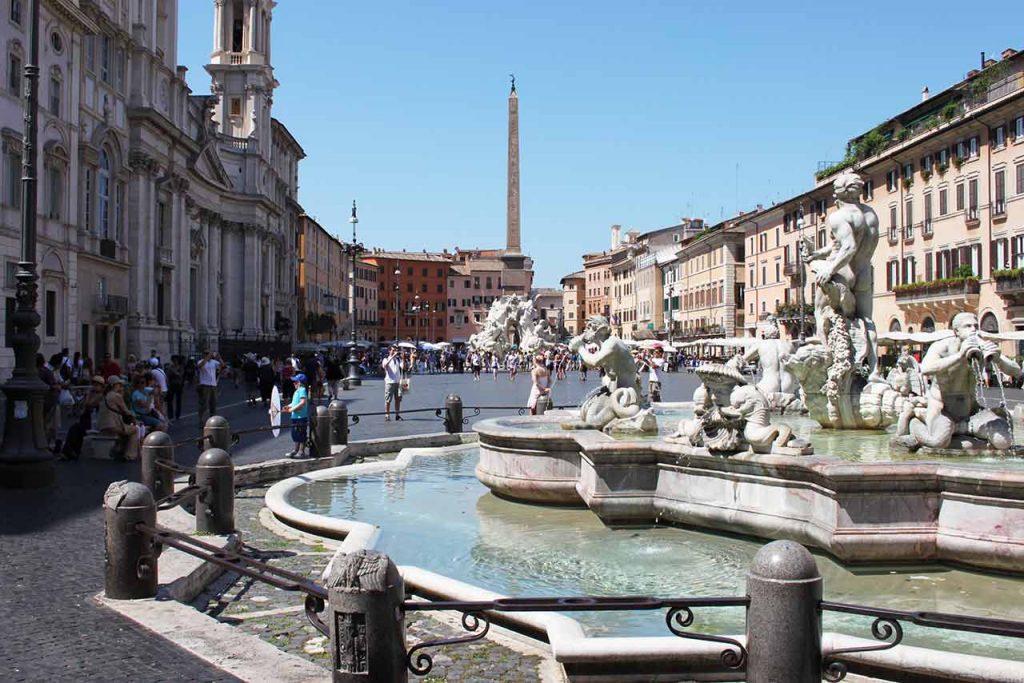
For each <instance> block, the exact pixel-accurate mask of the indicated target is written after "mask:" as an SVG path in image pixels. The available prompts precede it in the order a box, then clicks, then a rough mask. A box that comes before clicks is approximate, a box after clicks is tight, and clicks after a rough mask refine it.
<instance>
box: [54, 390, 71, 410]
mask: <svg viewBox="0 0 1024 683" xmlns="http://www.w3.org/2000/svg"><path fill="white" fill-rule="evenodd" d="M57 401H58V402H59V403H60V404H61V405H62V406H73V405H75V397H74V396H72V395H71V392H70V391H68V390H67V389H61V390H60V396H59V397H58V398H57Z"/></svg>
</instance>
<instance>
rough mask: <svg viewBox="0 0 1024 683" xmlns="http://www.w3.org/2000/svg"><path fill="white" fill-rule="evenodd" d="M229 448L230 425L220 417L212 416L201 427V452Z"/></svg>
mask: <svg viewBox="0 0 1024 683" xmlns="http://www.w3.org/2000/svg"><path fill="white" fill-rule="evenodd" d="M208 448H220V449H223V450H225V451H226V450H228V449H229V448H231V425H229V424H228V421H227V420H226V419H225V418H223V417H221V416H220V415H214V416H213V417H211V418H210V419H208V420H207V421H206V424H205V425H203V450H204V451H205V450H206V449H208Z"/></svg>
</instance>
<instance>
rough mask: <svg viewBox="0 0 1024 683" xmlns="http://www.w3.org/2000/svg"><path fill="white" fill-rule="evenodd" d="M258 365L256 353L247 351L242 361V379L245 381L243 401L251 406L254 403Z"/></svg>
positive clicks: (257, 380)
mask: <svg viewBox="0 0 1024 683" xmlns="http://www.w3.org/2000/svg"><path fill="white" fill-rule="evenodd" d="M259 373H260V367H259V365H257V364H256V354H255V353H248V354H246V355H245V360H244V361H243V362H242V381H243V382H244V383H245V401H246V403H248V404H249V405H251V406H254V405H256V396H257V384H258V382H259Z"/></svg>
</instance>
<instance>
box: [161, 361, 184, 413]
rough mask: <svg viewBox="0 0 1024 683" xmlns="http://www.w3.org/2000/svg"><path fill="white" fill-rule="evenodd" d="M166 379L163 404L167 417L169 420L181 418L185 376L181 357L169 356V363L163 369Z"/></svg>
mask: <svg viewBox="0 0 1024 683" xmlns="http://www.w3.org/2000/svg"><path fill="white" fill-rule="evenodd" d="M164 375H165V376H166V378H167V395H166V396H164V403H165V405H166V406H167V417H168V419H170V420H172V421H173V420H177V419H180V418H181V395H182V393H183V392H184V390H185V374H184V371H183V370H182V367H181V356H171V362H169V363H168V364H167V367H165V368H164Z"/></svg>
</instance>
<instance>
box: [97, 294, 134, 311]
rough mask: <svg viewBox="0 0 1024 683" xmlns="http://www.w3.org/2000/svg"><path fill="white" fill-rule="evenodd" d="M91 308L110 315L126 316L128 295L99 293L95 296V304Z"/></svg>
mask: <svg viewBox="0 0 1024 683" xmlns="http://www.w3.org/2000/svg"><path fill="white" fill-rule="evenodd" d="M93 310H94V311H96V312H97V313H105V314H107V315H110V316H118V317H123V316H126V315H128V297H126V296H118V295H117V294H99V295H97V296H96V306H95V308H94V309H93Z"/></svg>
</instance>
